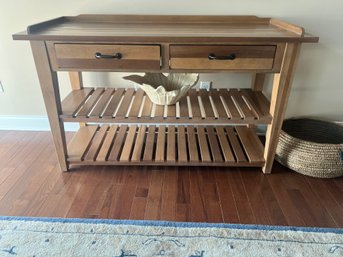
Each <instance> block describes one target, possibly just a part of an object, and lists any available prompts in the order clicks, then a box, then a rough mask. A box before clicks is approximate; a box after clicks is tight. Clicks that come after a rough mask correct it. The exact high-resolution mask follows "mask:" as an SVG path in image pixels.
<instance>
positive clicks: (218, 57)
mask: <svg viewBox="0 0 343 257" xmlns="http://www.w3.org/2000/svg"><path fill="white" fill-rule="evenodd" d="M208 59H209V60H234V59H236V55H235V54H229V55H225V56H216V55H215V54H209V55H208Z"/></svg>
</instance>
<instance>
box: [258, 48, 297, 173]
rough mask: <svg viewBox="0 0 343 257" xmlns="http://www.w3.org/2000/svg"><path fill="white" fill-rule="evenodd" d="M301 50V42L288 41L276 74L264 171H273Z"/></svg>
mask: <svg viewBox="0 0 343 257" xmlns="http://www.w3.org/2000/svg"><path fill="white" fill-rule="evenodd" d="M299 50H300V44H298V43H287V45H286V48H285V52H284V56H283V60H282V66H281V70H280V73H276V74H275V75H274V82H273V91H272V95H271V101H270V114H271V115H272V117H273V119H272V123H271V124H270V125H268V128H267V133H266V144H265V149H264V158H265V160H266V163H265V165H264V167H262V170H263V172H264V173H271V169H272V166H273V162H274V157H275V151H276V147H277V144H278V141H279V134H280V131H281V127H282V122H283V118H284V116H285V112H286V107H287V102H288V97H289V94H290V91H291V86H292V80H293V75H294V70H295V66H296V62H297V59H298V58H297V57H298V54H299Z"/></svg>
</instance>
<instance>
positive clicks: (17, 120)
mask: <svg viewBox="0 0 343 257" xmlns="http://www.w3.org/2000/svg"><path fill="white" fill-rule="evenodd" d="M64 128H65V130H66V131H77V130H78V129H79V125H78V123H69V122H68V123H64ZM0 130H30V131H50V125H49V120H48V117H46V116H0Z"/></svg>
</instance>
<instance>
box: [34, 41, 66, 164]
mask: <svg viewBox="0 0 343 257" xmlns="http://www.w3.org/2000/svg"><path fill="white" fill-rule="evenodd" d="M30 43H31V49H32V53H33V58H34V61H35V64H36V69H37V73H38V78H39V82H40V86H41V90H42V94H43V98H44V102H45V107H46V110H47V113H48V118H49V123H50V128H51V132H52V136H53V140H54V144H55V148H56V152H57V157H58V161H59V164H60V167H61V170H62V171H67V170H68V163H67V146H66V139H65V133H64V125H63V122H62V121H61V119H60V118H59V115H60V114H61V113H62V107H61V100H60V92H59V87H58V79H57V73H56V72H54V71H52V69H51V67H50V61H49V56H48V53H47V49H46V45H45V42H44V41H30Z"/></svg>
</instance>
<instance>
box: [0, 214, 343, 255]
mask: <svg viewBox="0 0 343 257" xmlns="http://www.w3.org/2000/svg"><path fill="white" fill-rule="evenodd" d="M0 256H31V257H40V256H44V257H46V256H54V257H55V256H97V257H99V256H111V257H141V256H142V257H143V256H144V257H145V256H149V257H152V256H178V257H183V256H184V257H212V256H213V257H214V256H218V257H224V256H235V257H241V256H243V257H245V256H247V257H251V256H261V257H262V256H263V257H267V256H273V257H275V256H285V257H286V256H292V257H295V256H311V257H315V256H330V257H331V256H332V257H333V256H343V230H342V229H324V228H297V227H274V226H255V225H236V224H208V223H178V222H160V221H127V220H96V219H92V220H90V219H51V218H24V217H1V218H0Z"/></svg>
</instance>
